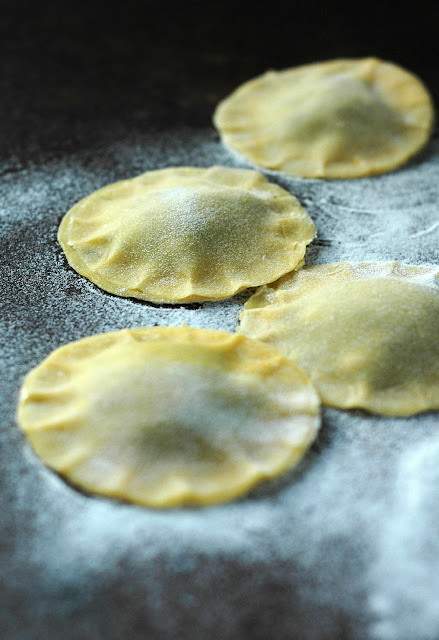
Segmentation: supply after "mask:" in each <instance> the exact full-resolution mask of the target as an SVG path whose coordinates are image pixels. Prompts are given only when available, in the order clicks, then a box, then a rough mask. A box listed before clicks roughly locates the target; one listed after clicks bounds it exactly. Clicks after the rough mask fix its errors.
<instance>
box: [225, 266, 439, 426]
mask: <svg viewBox="0 0 439 640" xmlns="http://www.w3.org/2000/svg"><path fill="white" fill-rule="evenodd" d="M438 273H439V269H438V268H430V267H422V266H410V265H404V264H400V263H398V262H381V263H380V262H376V263H346V262H344V263H343V262H341V263H335V264H326V265H319V266H313V267H307V268H304V269H302V270H301V271H300V272H298V273H296V274H291V275H290V274H289V275H288V276H285V277H283V278H281V279H280V280H279V282H278V283H275V285H273V286H271V287H268V286H266V287H262V288H261V289H259V291H257V292H256V293H255V295H254V296H253V297H252V298H250V299H249V301H248V302H247V304H246V305H245V308H244V312H243V313H242V315H241V325H240V327H239V330H238V332H239V333H241V334H245V335H247V336H250V337H252V338H258V339H259V340H262V341H263V342H265V343H268V344H270V345H272V346H274V347H276V348H277V349H279V351H281V352H282V353H284V354H285V355H286V356H288V357H290V358H291V359H292V360H293V361H294V362H296V363H297V364H298V365H299V366H300V367H301V368H302V369H303V370H304V371H306V372H307V373H308V375H309V376H310V378H311V380H312V381H313V382H314V384H315V385H316V388H317V390H318V391H319V393H320V396H321V399H322V402H323V403H324V404H327V405H330V406H334V407H340V408H354V407H358V408H363V409H367V410H369V411H371V412H375V413H380V414H387V415H395V416H399V415H401V416H402V415H410V414H414V413H418V412H421V411H426V410H429V409H438V408H439V283H438Z"/></svg>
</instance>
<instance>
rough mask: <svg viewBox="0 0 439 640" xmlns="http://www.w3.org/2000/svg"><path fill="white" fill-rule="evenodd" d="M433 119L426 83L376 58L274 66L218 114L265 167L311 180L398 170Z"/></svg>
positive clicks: (227, 134) (235, 143) (239, 145)
mask: <svg viewBox="0 0 439 640" xmlns="http://www.w3.org/2000/svg"><path fill="white" fill-rule="evenodd" d="M433 120H434V109H433V102H432V99H431V97H430V95H429V93H428V91H427V89H426V88H425V87H424V85H423V84H422V82H421V81H420V80H419V79H418V78H417V77H416V76H414V75H413V74H411V73H409V72H408V71H406V70H404V69H402V68H401V67H399V66H397V65H395V64H392V63H389V62H383V61H381V60H378V59H376V58H365V59H359V60H356V59H340V60H331V61H328V62H320V63H314V64H308V65H304V66H300V67H294V68H292V69H286V70H283V71H278V72H276V71H269V72H267V73H265V74H263V75H262V76H259V77H257V78H255V79H253V80H250V81H249V82H246V83H245V84H243V85H241V86H240V87H239V88H238V89H236V90H235V91H234V92H233V93H232V94H231V95H229V96H228V97H227V98H225V99H224V100H223V101H222V102H221V103H220V104H219V105H218V107H217V109H216V111H215V114H214V123H215V126H216V127H217V129H218V130H219V131H220V133H221V136H222V139H223V141H224V143H225V144H226V145H227V146H229V147H231V148H232V149H235V150H236V151H238V152H240V153H241V154H242V155H243V156H244V157H245V158H248V159H249V160H250V161H251V162H254V163H255V164H257V165H259V166H262V167H266V168H268V169H275V170H278V171H284V172H286V173H290V174H292V175H297V176H303V177H308V178H355V177H359V176H368V175H373V174H378V173H383V172H385V171H390V170H392V169H395V168H396V167H399V166H400V165H402V164H403V163H404V162H406V161H407V160H408V159H409V158H410V157H411V156H413V155H414V154H415V153H417V152H418V151H419V150H420V149H421V148H422V147H423V146H424V145H425V143H426V142H427V140H428V138H429V136H430V133H431V130H432V126H433Z"/></svg>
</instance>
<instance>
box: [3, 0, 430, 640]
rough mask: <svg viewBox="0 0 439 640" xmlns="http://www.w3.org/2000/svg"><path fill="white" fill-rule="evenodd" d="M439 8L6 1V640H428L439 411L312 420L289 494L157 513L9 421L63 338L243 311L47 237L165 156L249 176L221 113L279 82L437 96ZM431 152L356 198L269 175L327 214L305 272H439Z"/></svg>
mask: <svg viewBox="0 0 439 640" xmlns="http://www.w3.org/2000/svg"><path fill="white" fill-rule="evenodd" d="M438 14H439V9H438V8H436V4H435V3H433V2H417V3H411V4H410V5H409V6H407V5H406V4H404V3H402V4H401V5H399V6H398V7H397V8H396V9H395V8H391V7H390V6H387V5H385V3H382V2H381V3H378V2H376V3H367V4H362V5H359V4H358V3H351V4H349V3H347V2H344V3H341V4H340V3H339V4H337V5H336V4H334V3H308V2H302V3H300V4H299V3H297V2H290V3H289V5H288V9H285V8H284V5H282V4H280V3H278V4H275V3H272V4H270V3H267V2H264V3H259V2H255V3H253V4H251V3H240V4H239V8H238V3H237V2H233V3H232V2H216V3H213V2H211V3H209V2H166V3H165V2H158V1H154V2H143V3H137V4H133V3H123V4H121V3H118V4H117V5H115V6H113V5H112V6H110V4H109V3H107V5H106V6H105V5H102V6H101V7H99V6H98V5H96V4H95V3H92V2H89V3H88V4H86V3H81V4H78V3H71V4H69V5H68V6H62V5H61V3H55V2H53V1H52V2H46V3H42V2H41V3H37V2H20V1H17V2H14V3H12V2H3V3H2V5H1V8H0V49H1V55H0V63H1V65H2V71H1V74H0V83H1V103H0V104H1V116H0V136H1V140H2V144H1V145H0V263H1V265H0V267H1V269H2V271H1V273H0V275H1V282H0V286H1V287H2V291H1V299H0V307H1V308H2V309H1V311H0V347H1V350H2V352H3V353H4V354H5V357H4V358H3V357H2V359H0V393H1V395H2V397H1V403H2V406H3V409H2V421H1V425H0V513H1V517H0V638H1V640H3V639H4V640H40V639H44V640H46V639H49V638H50V640H55V639H56V640H58V638H59V639H60V640H61V639H62V640H78V638H87V639H90V640H101V638H102V639H104V638H105V640H119V638H127V639H129V640H145V639H146V640H174V639H177V638H178V639H181V640H186V638H191V639H193V640H198V639H200V640H205V639H206V640H207V639H208V638H209V640H268V639H269V640H372V639H373V640H434V638H436V637H438V633H439V615H438V614H437V606H436V604H435V603H436V600H437V592H438V578H437V576H438V575H439V543H438V542H437V535H436V531H437V529H438V522H439V514H438V508H437V493H438V487H439V472H438V471H437V469H438V468H439V465H437V462H436V461H437V459H438V457H439V453H438V452H439V438H438V435H437V414H435V413H428V414H425V415H423V416H418V417H414V418H407V419H396V418H395V419H387V418H380V417H376V416H370V415H366V414H363V413H362V412H339V411H335V410H324V412H323V425H322V429H321V432H320V434H319V437H318V439H317V441H316V443H315V444H314V446H313V448H312V450H311V451H310V452H309V455H308V456H307V457H306V459H305V461H304V463H303V465H302V466H301V467H300V468H299V469H298V471H297V472H293V474H292V475H291V476H289V475H288V474H287V477H286V478H283V479H282V480H281V481H280V484H279V485H278V486H277V485H275V486H271V487H269V488H265V489H264V488H262V489H261V490H256V492H254V493H252V494H251V495H250V496H249V497H245V498H243V499H242V500H240V501H237V502H234V503H231V504H230V505H219V506H217V507H213V508H208V509H205V510H203V509H176V510H172V512H166V513H164V512H156V511H154V510H147V509H140V508H137V507H135V506H132V505H126V504H121V503H118V502H116V501H111V500H105V499H102V498H98V497H91V496H86V495H84V494H82V493H80V492H78V491H75V490H74V489H72V488H71V487H70V486H69V485H67V484H66V483H64V482H63V481H62V480H61V479H60V478H59V477H58V476H56V475H55V474H53V473H51V472H50V471H48V470H47V469H45V467H44V466H43V465H42V464H41V462H40V461H39V460H37V459H36V457H35V456H34V455H33V454H32V452H31V451H30V449H29V448H28V446H27V444H26V442H25V440H24V437H23V436H22V435H21V433H20V431H19V430H18V428H17V425H16V423H15V420H14V410H15V405H16V401H17V394H18V389H19V386H20V383H21V381H22V379H23V376H24V375H25V374H26V372H27V371H28V370H29V369H30V368H31V367H32V366H35V365H36V364H37V363H38V362H39V361H41V359H42V358H43V357H44V356H45V355H47V354H48V353H49V352H50V351H51V350H52V349H54V348H55V347H57V346H59V345H60V344H63V343H65V342H68V341H70V340H74V339H79V338H81V337H83V336H85V335H90V334H92V333H97V332H99V331H104V330H115V329H119V328H122V327H124V326H127V325H128V324H130V325H131V326H142V325H145V324H148V325H154V324H160V325H165V324H172V323H176V324H178V323H180V322H181V321H184V322H187V323H188V324H190V325H192V326H207V327H212V328H215V327H218V328H224V329H227V330H232V331H233V329H234V327H235V326H236V322H237V317H238V313H239V311H240V310H241V309H242V303H243V301H244V299H245V296H246V294H245V293H243V294H242V296H235V297H234V298H233V299H231V300H230V301H225V302H224V303H223V302H220V303H205V304H201V305H188V306H187V307H177V308H175V309H174V308H171V307H170V306H169V305H163V306H159V305H148V304H144V303H141V302H138V301H132V300H129V299H122V298H117V297H115V296H111V295H109V294H106V293H105V292H102V291H100V290H98V289H97V288H96V287H94V286H93V285H91V283H89V282H88V281H86V280H85V279H84V278H81V277H80V276H78V274H76V273H74V272H73V271H72V270H71V269H70V268H69V267H68V265H67V263H66V261H65V259H64V256H63V254H62V252H61V249H60V247H59V246H58V245H57V243H56V230H57V227H58V224H59V221H60V219H61V217H62V215H63V214H64V213H65V211H66V210H67V209H68V208H69V207H70V206H71V205H72V204H73V203H74V202H76V201H77V200H78V199H79V198H81V197H83V196H84V195H86V194H87V193H90V192H91V191H92V190H94V189H96V188H98V187H100V186H103V185H104V184H107V183H109V182H112V181H114V180H117V179H121V178H124V177H131V176H132V175H135V174H136V173H140V172H142V171H146V170H148V169H154V168H159V167H163V166H167V165H168V164H172V163H173V162H176V163H180V164H193V165H196V164H199V165H200V166H209V164H211V163H214V162H215V163H219V164H227V165H229V166H242V165H239V163H238V161H237V160H236V158H234V157H232V156H231V154H229V153H228V152H227V150H226V149H224V148H223V147H222V145H221V144H220V143H219V138H218V135H217V133H216V132H215V130H214V129H213V127H212V124H211V118H212V112H213V110H214V107H215V105H216V104H217V102H218V101H219V100H220V99H221V98H223V97H224V96H225V95H227V94H228V93H229V92H230V91H231V90H233V89H234V88H235V87H236V86H237V85H238V84H239V83H241V82H243V81H245V80H247V79H249V78H251V77H253V76H256V75H258V74H260V73H262V72H264V71H265V70H266V69H268V68H284V67H289V66H295V65H297V64H302V63H307V62H314V61H317V60H324V59H329V58H335V57H363V56H369V55H374V56H377V57H380V58H383V59H387V60H392V61H394V62H397V63H399V64H401V65H402V66H404V67H406V68H407V69H409V70H411V71H413V72H415V73H416V74H418V75H419V76H420V77H421V78H422V79H423V80H424V82H425V83H426V85H427V86H428V88H429V89H430V91H431V92H432V94H433V97H434V98H435V100H436V103H437V102H438V99H439V65H438V64H437V62H438V61H437V58H438V56H437V49H438V47H437V35H436V34H437V25H438V20H437V18H438ZM435 137H436V138H437V133H436V136H435ZM438 149H439V145H438V141H437V139H436V140H433V142H432V143H431V144H430V145H429V146H428V147H427V148H426V150H425V151H424V152H423V153H422V154H420V155H419V156H418V157H417V158H415V159H414V160H413V161H412V162H411V163H409V165H407V167H405V168H402V169H401V170H400V171H397V172H394V173H392V174H388V175H384V176H380V177H377V178H369V179H364V180H358V181H355V180H354V181H348V182H347V183H343V181H334V182H324V181H304V180H297V179H294V178H287V177H285V176H279V175H277V176H275V177H273V176H271V177H273V179H276V180H277V181H278V182H279V183H280V184H281V185H282V186H284V187H285V188H288V189H291V190H292V191H293V192H294V193H295V194H296V195H297V197H298V198H299V199H300V200H301V202H302V203H303V204H305V206H306V207H307V209H308V210H309V213H310V215H311V216H312V217H313V219H314V220H315V221H316V224H317V227H318V229H319V237H318V238H317V240H316V241H315V243H314V244H313V245H312V246H311V247H310V250H309V252H308V254H307V259H308V260H309V261H310V263H312V262H325V261H332V260H339V259H377V260H379V259H385V260H389V259H393V258H398V259H400V260H407V261H410V262H413V263H415V264H420V263H423V262H424V261H426V262H430V263H436V264H437V261H438V255H439V246H438V241H437V237H438V236H437V229H438V227H437V203H438V202H439V187H438V185H439V178H438V176H439V161H438V158H439V153H438ZM3 309H5V310H6V313H4V312H3Z"/></svg>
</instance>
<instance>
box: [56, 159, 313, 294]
mask: <svg viewBox="0 0 439 640" xmlns="http://www.w3.org/2000/svg"><path fill="white" fill-rule="evenodd" d="M314 234H315V227H314V224H313V222H312V220H311V219H310V218H309V216H308V214H307V213H306V211H305V210H304V209H303V208H302V207H301V206H300V204H299V203H298V201H297V200H296V198H295V197H294V196H292V195H290V194H289V193H288V192H287V191H285V190H284V189H281V188H280V187H278V186H277V185H274V184H270V183H269V182H267V180H266V179H265V178H264V176H262V175H261V174H259V173H257V172H256V171H250V170H245V169H229V168H225V167H212V168H210V169H196V168H192V167H179V168H170V169H162V170H160V171H151V172H148V173H144V174H143V175H140V176H138V177H136V178H132V179H130V180H125V181H123V182H118V183H116V184H112V185H109V186H107V187H104V188H103V189H99V190H98V191H96V192H94V193H92V194H91V195H89V196H88V197H86V198H85V199H83V200H82V201H81V202H79V203H78V204H76V205H75V206H74V207H73V208H72V209H71V210H70V211H69V212H68V213H67V214H66V216H65V217H64V219H63V220H62V222H61V225H60V228H59V232H58V239H59V242H60V244H61V246H62V248H63V249H64V252H65V254H66V256H67V259H68V261H69V263H70V265H71V266H72V267H73V268H74V269H75V270H76V271H77V272H78V273H80V274H82V275H84V276H85V277H86V278H88V279H89V280H91V281H92V282H94V283H95V284H97V285H98V286H99V287H101V288H102V289H104V290H105V291H109V292H110V293H115V294H117V295H120V296H132V297H134V298H140V299H142V300H149V301H152V302H158V303H163V302H169V303H178V302H183V303H185V302H194V301H203V300H217V299H223V298H227V297H230V296H232V295H234V294H235V293H237V292H239V291H241V290H242V289H245V288H247V287H251V286H256V285H261V284H265V283H267V282H272V281H273V280H276V279H277V278H279V277H280V276H281V275H283V274H284V273H287V272H288V271H291V270H292V269H294V268H296V267H298V266H299V265H301V264H302V260H303V256H304V254H305V250H306V246H307V244H309V242H311V240H312V239H313V237H314Z"/></svg>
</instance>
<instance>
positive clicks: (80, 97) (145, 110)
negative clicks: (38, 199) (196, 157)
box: [0, 0, 439, 163]
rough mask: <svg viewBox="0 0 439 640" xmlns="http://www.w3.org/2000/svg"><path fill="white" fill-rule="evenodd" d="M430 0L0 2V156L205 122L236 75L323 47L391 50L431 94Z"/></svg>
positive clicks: (353, 51)
mask: <svg viewBox="0 0 439 640" xmlns="http://www.w3.org/2000/svg"><path fill="white" fill-rule="evenodd" d="M391 4H393V3H391ZM437 6H438V5H437V4H436V3H434V2H428V1H424V0H423V1H421V2H416V3H414V4H411V5H407V4H405V3H401V4H399V5H398V7H397V8H395V7H392V6H390V5H388V4H386V3H378V2H375V3H366V4H365V5H362V4H361V3H356V2H352V3H348V2H343V3H338V4H334V3H323V2H321V3H319V2H317V3H315V2H311V3H308V2H300V3H298V2H290V3H288V6H287V7H286V4H283V3H273V4H270V3H261V2H254V3H245V2H244V3H238V2H228V1H226V2H193V1H192V2H191V1H189V2H167V3H165V2H161V1H159V0H154V1H152V2H147V1H146V2H143V3H140V2H139V3H132V2H131V3H130V2H128V3H122V4H120V3H118V4H116V5H111V4H110V3H107V5H106V6H102V7H100V3H98V4H97V5H96V4H95V3H93V2H89V3H79V4H77V3H70V4H68V6H65V5H64V3H63V4H60V3H55V2H53V1H51V2H42V3H37V2H23V1H20V0H18V1H17V2H14V3H12V2H3V3H2V8H1V9H0V17H1V20H0V42H1V51H2V56H1V58H2V65H3V70H2V73H1V78H0V82H1V96H2V118H1V123H0V132H1V134H2V137H3V139H4V140H6V141H7V143H6V144H3V145H2V146H1V159H5V160H6V159H9V160H11V162H12V158H13V159H14V162H18V163H23V162H24V163H25V162H27V161H29V160H32V159H34V158H37V157H39V156H40V155H44V156H45V157H47V156H56V155H57V154H58V155H59V154H63V153H68V152H70V151H72V150H77V149H81V148H83V147H88V148H90V146H92V145H93V144H96V143H97V144H99V142H100V141H101V140H102V139H103V138H106V137H107V136H108V135H109V133H110V132H113V133H115V132H124V131H129V130H131V131H132V130H133V129H134V130H136V131H137V132H138V133H139V135H141V134H142V132H143V131H145V130H147V129H148V128H149V127H151V126H152V125H153V126H156V127H160V126H164V127H166V126H169V125H170V124H177V125H181V124H184V125H188V126H196V127H198V126H210V123H211V115H212V111H213V108H214V106H215V104H216V103H217V102H218V100H219V99H221V98H223V97H224V96H225V95H227V94H228V93H229V92H230V91H231V90H232V89H234V88H235V87H236V86H237V85H238V84H240V83H241V82H243V81H245V80H247V79H249V78H251V77H253V76H256V75H258V74H260V73H262V72H263V71H265V70H266V69H268V68H284V67H290V66H295V65H298V64H303V63H307V62H314V61H318V60H324V59H329V58H335V57H363V56H369V55H375V56H377V57H381V58H383V59H388V60H391V61H395V62H398V63H399V64H401V65H402V66H405V67H406V68H408V69H409V70H411V71H413V72H414V73H417V74H418V75H420V76H421V77H422V79H423V80H424V81H425V82H426V83H427V85H428V86H429V88H430V90H431V91H432V92H433V95H434V97H435V98H436V99H437V98H438V88H437V87H438V84H439V82H438V80H439V72H438V51H437V49H438V48H437V24H438V16H439V9H438V8H437Z"/></svg>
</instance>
